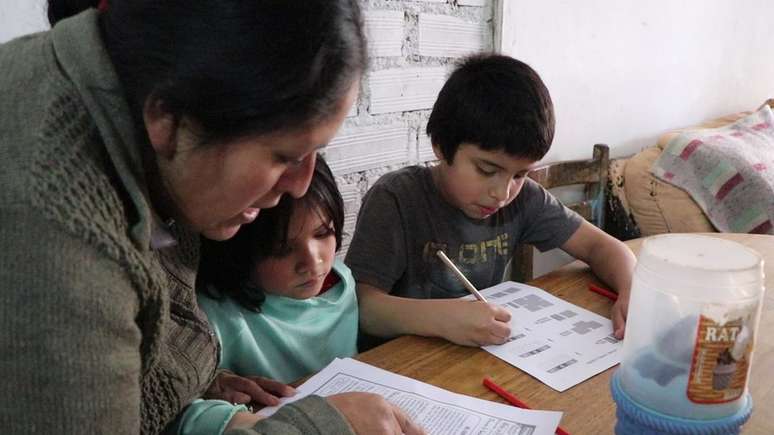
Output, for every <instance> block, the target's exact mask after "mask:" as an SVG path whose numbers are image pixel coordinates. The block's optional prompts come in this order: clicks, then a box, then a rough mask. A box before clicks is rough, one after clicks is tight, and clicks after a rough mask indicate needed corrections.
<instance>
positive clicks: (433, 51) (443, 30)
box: [419, 14, 487, 57]
mask: <svg viewBox="0 0 774 435" xmlns="http://www.w3.org/2000/svg"><path fill="white" fill-rule="evenodd" d="M486 30H487V25H486V23H468V22H465V21H463V20H461V19H459V18H456V17H450V16H448V15H435V14H420V15H419V54H420V55H422V56H439V57H455V56H465V55H467V54H470V53H475V52H479V51H481V50H483V49H484V46H485V44H486Z"/></svg>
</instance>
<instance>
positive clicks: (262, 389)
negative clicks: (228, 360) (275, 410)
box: [204, 370, 296, 406]
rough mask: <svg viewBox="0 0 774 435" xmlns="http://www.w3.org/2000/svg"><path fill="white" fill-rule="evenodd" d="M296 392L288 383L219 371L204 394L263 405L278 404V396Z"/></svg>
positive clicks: (235, 401)
mask: <svg viewBox="0 0 774 435" xmlns="http://www.w3.org/2000/svg"><path fill="white" fill-rule="evenodd" d="M294 394H296V390H295V389H294V388H293V387H291V386H290V385H285V384H283V383H282V382H278V381H274V380H272V379H267V378H264V377H261V376H248V377H242V376H238V375H235V374H234V373H231V372H229V371H227V370H224V371H221V372H220V373H218V375H217V376H216V377H215V380H213V381H212V384H210V388H208V389H207V392H206V393H205V394H204V398H205V399H220V400H225V401H227V402H231V403H256V404H259V405H265V406H274V405H278V404H279V398H280V397H288V396H292V395H294Z"/></svg>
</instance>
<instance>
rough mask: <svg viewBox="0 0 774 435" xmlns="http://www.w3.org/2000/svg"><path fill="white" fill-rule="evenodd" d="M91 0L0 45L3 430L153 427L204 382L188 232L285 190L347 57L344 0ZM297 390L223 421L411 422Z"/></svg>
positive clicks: (357, 26)
mask: <svg viewBox="0 0 774 435" xmlns="http://www.w3.org/2000/svg"><path fill="white" fill-rule="evenodd" d="M92 3H94V4H92ZM96 3H97V2H96V1H94V2H89V1H77V0H76V1H73V0H70V1H64V0H50V1H49V18H50V21H51V22H52V24H56V25H55V26H54V27H53V29H52V30H51V31H49V32H44V33H40V34H36V35H32V36H29V37H26V38H20V39H17V40H15V41H11V42H9V43H7V44H5V45H4V46H0V70H2V71H3V74H2V75H1V76H0V155H2V158H0V181H2V185H3V187H4V188H3V193H2V195H0V247H2V252H1V253H0V282H2V286H3V288H2V291H1V292H0V322H1V323H0V325H2V330H0V348H1V349H2V352H1V353H2V357H0V369H2V373H3V374H4V376H5V380H4V381H3V382H0V385H2V386H0V427H2V428H3V429H4V431H7V432H8V433H29V432H36V433H135V434H136V433H147V434H156V433H160V432H161V431H162V430H164V428H165V427H167V426H168V425H169V423H170V422H171V421H172V420H173V419H174V418H175V417H176V416H177V415H179V414H180V412H181V410H182V409H183V408H184V407H185V406H186V405H188V404H189V403H190V402H191V401H192V400H194V399H195V398H197V397H199V396H201V395H202V393H203V392H204V391H205V390H206V389H207V387H208V386H209V385H210V382H211V381H212V379H213V378H214V368H215V366H216V364H217V361H216V350H217V342H216V340H215V339H214V337H213V335H212V333H211V331H210V329H209V327H208V325H207V321H206V318H205V317H204V316H203V314H202V313H201V311H200V310H199V308H198V307H197V305H196V302H195V297H194V291H193V286H194V280H195V267H196V264H197V260H198V243H197V240H198V235H199V234H202V235H204V236H206V237H208V238H212V239H219V240H222V239H227V238H229V237H231V236H232V235H233V234H234V233H235V232H236V231H237V229H238V228H239V226H240V225H241V224H244V223H247V222H250V221H251V220H253V219H255V217H256V216H257V215H258V213H259V212H260V209H261V208H266V207H272V206H274V205H276V204H277V202H278V201H279V198H280V196H281V195H283V194H285V193H287V194H290V195H293V196H295V197H298V196H301V195H303V193H304V192H305V191H306V188H307V186H308V184H309V180H310V177H311V173H312V170H313V167H314V163H315V151H316V150H317V149H319V148H320V147H322V146H324V145H325V144H326V143H328V141H330V140H331V138H332V137H333V135H334V133H335V132H336V130H337V128H338V127H339V125H340V124H341V122H342V121H343V118H344V117H345V114H346V113H347V111H348V109H349V107H350V106H351V105H352V103H353V101H354V100H355V98H356V93H357V89H358V86H359V77H360V75H361V74H362V73H363V70H364V68H365V46H364V45H365V43H364V39H363V36H362V27H361V16H360V11H359V8H358V6H357V3H356V1H355V0H304V1H303V2H288V1H286V0H275V1H268V0H265V1H259V0H253V1H239V0H223V1H218V2H214V1H212V0H165V1H158V0H115V1H112V2H110V4H109V5H105V4H102V5H100V6H101V7H100V12H97V11H96V10H95V9H91V8H90V7H92V6H96ZM81 11H83V12H81ZM66 17H67V18H66ZM302 402H303V403H299V405H297V406H288V407H285V408H284V409H283V410H282V411H281V412H280V413H278V414H277V415H276V416H273V417H272V418H269V419H265V420H260V421H258V422H257V423H256V422H255V418H254V417H253V416H252V415H241V414H246V413H240V414H237V415H236V416H234V418H233V419H232V420H231V422H230V423H229V426H230V427H233V428H238V427H240V425H242V426H244V427H247V428H248V429H247V430H248V431H249V433H266V432H271V433H280V434H283V433H318V432H327V433H330V432H345V433H347V432H350V431H351V430H352V429H354V430H355V431H356V432H362V433H380V431H382V432H387V431H391V432H389V433H393V432H398V431H400V430H403V431H404V432H406V433H416V431H417V429H416V428H415V427H414V426H413V425H412V424H411V423H410V422H408V421H407V419H406V418H405V416H404V415H403V414H402V413H400V411H399V410H397V409H396V408H394V407H392V406H390V405H389V404H387V403H386V402H384V401H383V400H381V399H379V398H377V397H375V396H372V395H358V394H342V395H339V396H334V397H329V398H327V399H325V400H324V399H321V398H319V397H313V398H311V399H309V400H305V401H302Z"/></svg>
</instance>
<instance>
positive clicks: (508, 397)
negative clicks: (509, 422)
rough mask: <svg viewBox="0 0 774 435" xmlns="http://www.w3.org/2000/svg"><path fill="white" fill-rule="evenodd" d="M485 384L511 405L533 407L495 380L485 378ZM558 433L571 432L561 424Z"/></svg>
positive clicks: (567, 434) (564, 434)
mask: <svg viewBox="0 0 774 435" xmlns="http://www.w3.org/2000/svg"><path fill="white" fill-rule="evenodd" d="M484 386H485V387H487V388H489V389H490V390H492V391H493V392H494V393H495V394H497V395H498V396H500V397H502V398H503V399H505V401H506V402H508V403H510V404H511V405H513V406H515V407H517V408H524V409H532V408H530V407H529V405H527V404H526V403H524V402H522V401H521V400H519V399H518V398H517V397H516V396H514V395H513V393H511V392H510V391H508V390H506V389H505V388H503V387H501V386H499V385H497V384H495V382H494V381H493V380H491V379H489V378H484ZM556 433H557V435H570V433H569V432H567V431H566V430H564V429H562V428H561V426H557V427H556Z"/></svg>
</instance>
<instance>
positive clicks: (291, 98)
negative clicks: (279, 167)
mask: <svg viewBox="0 0 774 435" xmlns="http://www.w3.org/2000/svg"><path fill="white" fill-rule="evenodd" d="M98 3H99V0H48V17H49V22H51V24H52V25H54V24H55V23H56V22H57V21H59V20H61V19H64V18H67V17H69V16H71V15H75V14H76V13H78V12H80V11H83V10H85V9H87V8H89V7H96V6H97V4H98ZM99 26H100V31H101V35H102V39H103V41H104V44H105V47H106V49H107V52H108V54H109V56H110V59H111V61H112V63H113V66H114V67H115V70H116V72H117V73H118V77H119V79H120V81H121V84H122V85H123V88H124V92H125V94H126V97H127V100H128V102H129V105H130V108H131V110H132V113H133V116H134V117H135V120H136V122H138V123H139V122H141V121H142V108H143V107H144V105H145V103H146V102H147V101H151V102H153V101H159V102H160V103H161V107H162V108H163V109H164V110H165V111H166V112H168V113H169V114H171V115H173V116H175V118H176V119H178V120H179V119H182V118H184V117H185V118H189V119H190V120H192V121H193V122H194V124H195V125H197V126H198V127H199V130H201V133H202V138H201V140H202V142H206V143H221V142H225V141H228V140H230V139H234V138H239V137H245V136H250V135H260V134H264V133H268V132H272V131H277V130H281V129H286V128H299V127H303V126H304V125H307V124H308V123H309V122H316V121H319V120H324V119H325V118H326V117H328V116H331V115H333V113H334V108H335V107H337V105H336V103H337V102H338V101H340V100H341V98H342V97H344V96H345V95H346V93H347V91H348V90H349V89H350V87H351V85H352V84H353V83H355V82H356V80H357V79H358V78H359V76H360V75H361V74H362V73H363V71H364V70H365V68H366V63H367V60H366V59H367V57H366V42H365V37H364V34H363V23H362V13H361V10H360V6H359V4H358V0H304V1H287V0H250V1H244V0H223V1H213V0H163V1H161V0H115V1H109V2H108V6H107V8H106V10H104V11H103V12H101V13H100V14H99Z"/></svg>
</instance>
